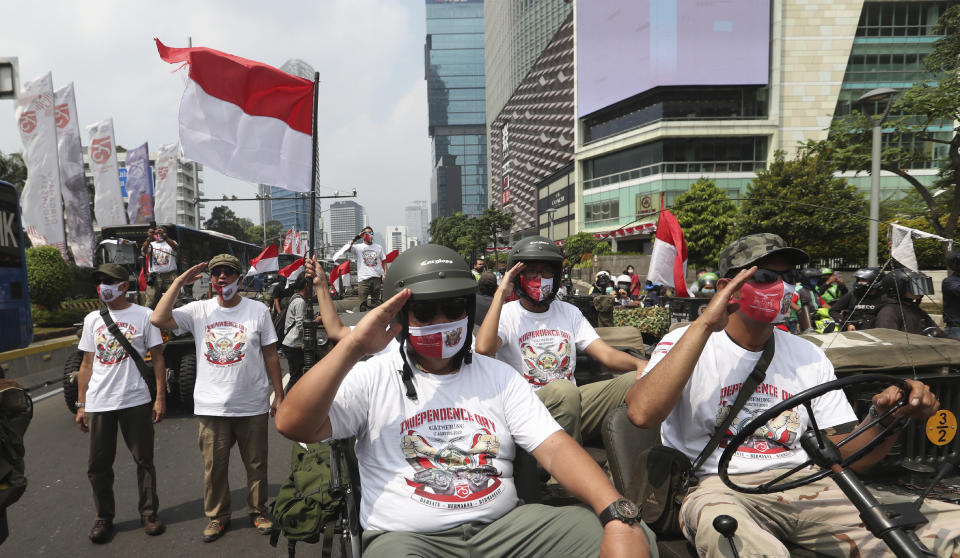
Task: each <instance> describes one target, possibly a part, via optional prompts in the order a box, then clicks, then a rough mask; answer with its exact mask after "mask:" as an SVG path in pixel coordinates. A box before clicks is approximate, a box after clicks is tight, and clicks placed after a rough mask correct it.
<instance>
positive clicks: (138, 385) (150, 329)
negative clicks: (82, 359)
mask: <svg viewBox="0 0 960 558" xmlns="http://www.w3.org/2000/svg"><path fill="white" fill-rule="evenodd" d="M151 314H152V312H151V310H150V309H149V308H144V307H143V306H138V305H136V304H131V305H130V306H129V307H127V308H124V309H123V310H119V311H114V310H111V311H110V317H111V318H112V319H113V321H114V322H115V323H116V324H117V327H119V328H120V331H121V332H123V335H124V337H126V338H127V340H128V341H130V344H131V345H132V346H133V348H134V349H135V350H136V351H137V352H138V353H140V355H141V356H144V355H146V354H147V349H150V348H152V347H156V346H157V345H160V344H161V343H163V339H162V338H161V337H160V330H159V329H157V328H156V327H154V326H153V325H152V324H151V323H150V315H151ZM77 348H79V349H80V350H81V351H84V352H88V353H93V375H91V376H90V383H89V384H87V395H86V400H85V407H84V408H85V409H86V411H87V412H90V413H102V412H105V411H116V410H119V409H127V408H130V407H136V406H137V405H143V404H144V403H149V402H150V391H149V388H148V387H147V383H146V382H145V381H144V379H143V376H142V375H141V374H140V371H139V370H137V364H136V363H135V362H134V361H133V359H132V358H130V355H128V354H127V351H125V350H124V349H123V347H122V346H121V345H120V343H119V342H118V341H117V339H116V338H115V337H114V336H113V334H112V333H110V330H109V329H107V325H106V324H105V323H103V317H101V316H100V311H99V310H94V311H93V312H90V313H89V314H87V317H86V318H84V319H83V333H81V335H80V344H79V345H78V347H77Z"/></svg>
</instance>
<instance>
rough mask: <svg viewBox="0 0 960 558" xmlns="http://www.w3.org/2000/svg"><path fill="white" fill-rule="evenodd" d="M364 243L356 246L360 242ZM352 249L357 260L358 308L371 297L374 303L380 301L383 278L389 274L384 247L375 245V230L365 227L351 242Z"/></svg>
mask: <svg viewBox="0 0 960 558" xmlns="http://www.w3.org/2000/svg"><path fill="white" fill-rule="evenodd" d="M361 239H362V240H363V243H362V244H360V245H358V246H355V245H354V243H355V242H356V241H358V240H361ZM350 249H351V250H353V255H354V256H355V257H356V259H357V296H359V297H360V301H359V302H358V303H357V308H359V307H360V304H363V302H364V301H365V300H367V297H368V296H370V297H372V298H373V300H374V301H379V300H380V295H381V289H382V287H383V276H384V274H385V273H386V272H387V261H386V260H385V259H384V258H385V256H384V254H383V246H380V245H379V244H374V242H373V229H372V228H370V227H363V230H362V231H361V232H360V234H358V235H357V236H355V237H354V238H353V240H351V241H350Z"/></svg>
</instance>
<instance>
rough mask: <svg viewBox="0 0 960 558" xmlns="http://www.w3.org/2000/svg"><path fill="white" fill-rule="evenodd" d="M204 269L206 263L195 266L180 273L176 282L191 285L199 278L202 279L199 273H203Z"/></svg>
mask: <svg viewBox="0 0 960 558" xmlns="http://www.w3.org/2000/svg"><path fill="white" fill-rule="evenodd" d="M206 267H207V262H203V263H198V264H197V265H195V266H193V267H191V268H190V269H188V270H186V271H184V272H183V273H181V274H180V277H177V280H178V281H180V282H182V283H183V284H184V285H192V284H194V283H195V282H196V281H197V280H199V279H200V278H201V277H203V274H202V273H201V271H203V270H204V269H205V268H206Z"/></svg>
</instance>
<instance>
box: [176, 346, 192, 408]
mask: <svg viewBox="0 0 960 558" xmlns="http://www.w3.org/2000/svg"><path fill="white" fill-rule="evenodd" d="M196 383H197V355H195V354H193V353H189V354H185V355H183V356H182V357H180V369H179V374H178V377H177V385H178V387H179V388H180V404H181V405H183V408H184V410H187V411H190V412H191V413H192V412H193V386H194V385H195V384H196Z"/></svg>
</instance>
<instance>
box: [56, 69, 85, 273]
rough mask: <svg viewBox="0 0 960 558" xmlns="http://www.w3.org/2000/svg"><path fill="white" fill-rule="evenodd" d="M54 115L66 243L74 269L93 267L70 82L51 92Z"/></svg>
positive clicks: (83, 179)
mask: <svg viewBox="0 0 960 558" xmlns="http://www.w3.org/2000/svg"><path fill="white" fill-rule="evenodd" d="M54 113H55V118H56V123H57V151H58V152H59V153H60V183H61V186H62V194H63V207H64V211H63V216H64V221H65V222H66V224H67V242H68V243H69V245H70V251H71V252H73V259H74V260H75V261H76V263H77V265H78V266H80V267H93V248H94V246H93V244H94V240H93V217H92V216H91V215H90V198H89V196H88V195H87V178H86V176H84V172H83V147H81V145H80V123H79V122H78V121H77V101H76V98H75V96H74V94H73V83H70V84H69V85H67V86H65V87H61V88H60V89H57V91H56V92H55V93H54Z"/></svg>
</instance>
